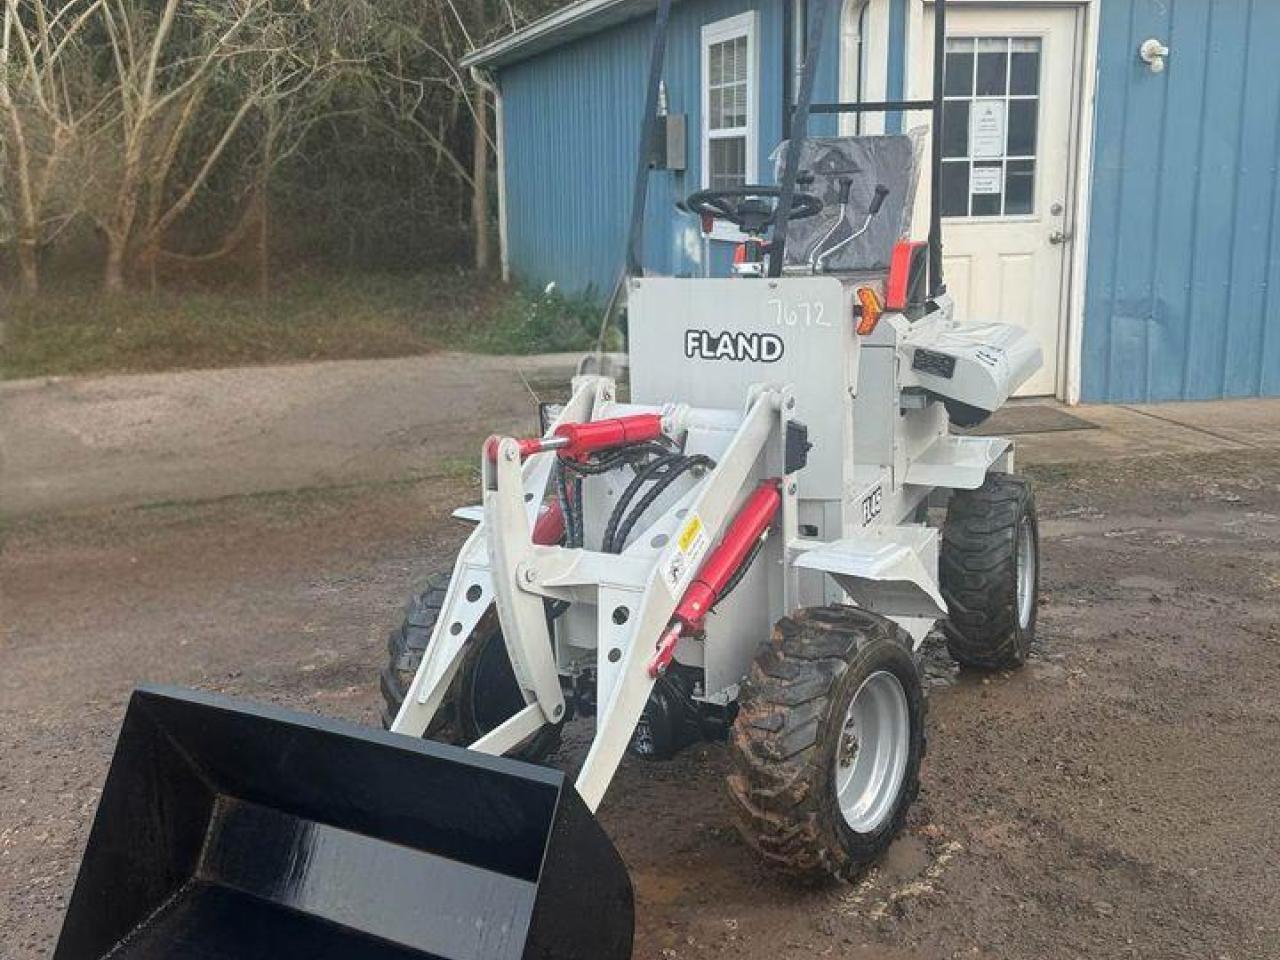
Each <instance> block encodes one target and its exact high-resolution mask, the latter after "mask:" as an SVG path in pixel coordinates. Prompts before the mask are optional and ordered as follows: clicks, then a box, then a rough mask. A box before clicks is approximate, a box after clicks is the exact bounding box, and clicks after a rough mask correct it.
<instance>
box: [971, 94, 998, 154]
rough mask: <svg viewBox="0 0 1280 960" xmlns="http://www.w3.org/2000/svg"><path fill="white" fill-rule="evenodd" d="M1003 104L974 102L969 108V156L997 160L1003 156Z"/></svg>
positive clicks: (990, 101) (995, 101)
mask: <svg viewBox="0 0 1280 960" xmlns="http://www.w3.org/2000/svg"><path fill="white" fill-rule="evenodd" d="M1004 129H1005V102H1004V101H1003V100H974V101H973V104H972V106H971V107H970V108H969V156H971V157H973V158H974V159H975V160H998V159H999V158H1000V157H1003V156H1004V142H1005V139H1004Z"/></svg>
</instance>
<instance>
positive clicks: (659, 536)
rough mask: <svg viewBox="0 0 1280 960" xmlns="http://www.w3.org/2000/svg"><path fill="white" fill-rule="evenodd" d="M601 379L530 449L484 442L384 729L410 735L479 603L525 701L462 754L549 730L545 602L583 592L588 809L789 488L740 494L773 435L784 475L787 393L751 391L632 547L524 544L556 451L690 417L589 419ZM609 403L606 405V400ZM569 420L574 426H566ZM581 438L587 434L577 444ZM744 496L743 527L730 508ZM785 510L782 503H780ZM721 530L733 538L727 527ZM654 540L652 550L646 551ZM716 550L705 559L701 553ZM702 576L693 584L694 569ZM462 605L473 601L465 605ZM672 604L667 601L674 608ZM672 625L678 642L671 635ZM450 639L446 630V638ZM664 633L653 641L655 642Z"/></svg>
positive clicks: (557, 692) (504, 746)
mask: <svg viewBox="0 0 1280 960" xmlns="http://www.w3.org/2000/svg"><path fill="white" fill-rule="evenodd" d="M612 395H613V391H612V384H611V383H610V382H608V381H604V380H603V379H602V378H581V382H580V383H579V385H578V388H577V389H576V391H575V394H574V397H573V398H572V399H571V401H570V403H569V404H568V405H567V406H566V409H565V411H564V413H562V415H561V417H560V418H559V419H558V420H557V421H556V423H554V424H553V425H552V427H551V429H550V430H549V431H548V434H547V437H546V438H544V439H542V440H540V441H522V440H518V439H515V438H511V437H506V438H499V439H496V440H491V441H490V442H489V443H487V444H486V448H485V457H484V460H483V472H484V478H483V485H484V488H485V489H484V520H483V522H482V524H481V525H480V527H479V528H477V530H476V531H475V532H474V533H473V534H472V538H471V540H469V541H468V543H467V546H466V547H465V548H464V549H463V551H462V555H461V556H460V558H459V561H458V566H457V569H456V571H455V578H454V585H453V587H452V588H451V590H450V594H449V596H448V598H447V599H446V601H445V612H444V615H442V616H441V618H440V621H439V625H438V627H437V630H436V635H435V636H434V637H433V639H432V643H431V648H430V649H431V651H432V656H431V657H428V658H426V659H424V661H423V664H422V666H421V668H420V669H419V672H418V676H417V677H416V678H415V681H414V684H413V687H412V688H411V691H410V696H409V697H408V698H407V699H406V701H405V705H404V707H403V708H402V710H401V712H400V715H399V716H397V718H396V720H395V723H394V724H393V726H392V729H393V730H394V731H395V732H398V733H407V734H410V735H412V736H420V735H421V734H422V732H423V731H424V730H425V729H426V725H427V724H428V723H429V722H430V719H431V716H432V714H433V712H434V710H435V709H436V708H437V707H438V706H439V703H440V701H441V699H442V697H443V695H444V690H445V688H446V687H447V685H448V682H449V679H450V677H451V673H450V671H449V669H448V667H449V665H450V664H456V662H457V660H458V658H459V656H460V654H461V651H462V649H463V647H464V645H465V642H466V636H467V633H468V627H469V625H470V624H471V623H472V622H475V621H478V619H479V617H480V616H482V615H483V611H484V609H486V608H487V607H488V602H489V601H490V600H491V601H492V602H493V603H494V604H495V605H496V607H497V613H498V618H499V621H500V622H501V624H502V630H503V636H504V637H505V639H506V643H507V651H508V654H509V656H510V658H511V662H512V667H513V670H514V672H515V675H516V678H517V681H518V683H519V685H520V688H521V690H522V692H523V693H524V697H525V702H526V706H525V708H524V709H523V710H520V711H519V712H517V713H516V714H515V715H514V716H513V717H511V718H510V719H509V720H508V721H507V722H506V723H504V724H502V725H501V726H499V727H497V728H495V729H494V730H492V731H491V732H490V733H488V734H487V735H486V736H484V737H483V738H482V739H480V740H479V741H476V742H475V743H473V744H471V749H473V750H477V751H480V752H484V753H495V754H497V753H503V752H506V751H507V750H510V749H511V748H513V747H514V746H516V745H517V744H519V743H520V742H521V741H522V740H524V739H526V738H527V737H529V736H530V735H532V734H533V733H535V732H536V731H537V730H538V728H539V727H541V726H542V725H543V724H546V723H558V722H560V721H561V720H562V719H563V718H564V715H565V709H566V705H565V702H564V696H563V693H562V691H561V687H560V680H559V676H558V673H557V669H556V663H555V658H554V656H553V653H552V650H553V648H552V644H551V638H550V635H549V632H548V624H547V617H546V612H545V601H546V600H553V601H557V600H565V599H572V598H575V597H582V596H583V595H584V593H585V594H586V595H591V594H594V596H593V597H592V599H593V600H594V602H595V605H596V607H597V610H598V616H597V618H596V619H597V637H596V645H597V649H596V657H597V663H596V686H597V700H598V703H599V714H598V716H599V721H598V728H597V731H596V736H595V738H594V740H593V743H592V746H591V749H590V751H589V753H588V755H587V758H586V761H585V763H584V765H583V767H582V770H581V773H580V775H579V777H578V781H577V788H578V792H579V793H581V794H582V796H583V798H584V799H585V800H586V802H587V805H588V807H589V808H590V809H592V810H594V809H595V808H596V807H597V806H598V805H599V803H600V800H601V799H602V798H603V796H604V793H605V790H606V788H607V787H608V784H609V781H610V780H611V779H612V778H613V775H614V772H615V771H616V769H617V766H618V763H619V762H620V761H621V759H622V754H623V752H624V751H625V749H626V747H627V744H628V743H629V742H630V738H631V735H632V732H633V731H634V729H635V726H636V723H637V721H638V720H639V717H640V714H641V712H642V711H643V709H644V707H645V703H646V702H647V701H648V699H649V695H650V693H651V691H652V689H653V685H654V682H655V680H656V678H657V676H658V675H659V674H660V672H661V668H662V667H664V666H665V665H666V664H667V663H669V662H670V658H671V656H672V655H673V654H674V650H675V644H676V642H677V641H678V640H679V637H680V636H690V635H694V634H696V633H697V631H698V629H699V627H700V624H701V618H702V617H705V615H706V612H707V608H708V605H709V604H714V602H715V597H716V596H717V595H718V594H719V593H720V592H721V591H723V590H724V589H725V588H726V586H728V585H729V583H730V580H731V578H732V577H733V575H734V574H735V573H736V572H737V571H738V570H739V569H740V568H741V567H742V566H743V565H744V563H745V562H746V561H747V560H748V559H749V556H750V554H751V552H752V547H753V545H754V544H755V543H756V542H757V541H759V540H760V539H761V538H762V537H763V536H764V535H765V534H766V532H767V531H768V529H769V526H770V524H771V523H772V522H773V521H774V518H775V517H776V515H777V514H778V513H779V512H783V513H785V512H787V511H789V510H792V509H794V485H791V492H788V484H787V483H786V482H785V478H783V479H782V480H775V481H766V482H764V483H763V484H761V485H760V487H759V488H758V489H757V490H756V492H755V494H754V495H752V494H750V493H749V492H748V487H749V485H750V484H751V483H752V480H753V479H754V477H755V476H756V470H757V464H758V463H760V461H761V455H762V453H766V448H767V447H768V446H769V442H770V439H771V438H774V439H776V444H775V446H776V448H777V449H775V450H771V451H768V453H769V455H767V456H766V457H765V458H764V459H765V461H766V462H769V463H771V464H772V463H777V464H778V465H779V471H781V469H782V466H781V464H782V461H783V457H782V453H783V451H782V445H783V442H784V441H783V439H782V438H784V437H785V434H786V427H785V424H786V422H787V419H788V414H787V410H786V403H785V397H786V393H785V391H782V390H778V389H771V388H763V387H761V388H757V389H756V390H755V391H753V392H752V395H751V398H750V400H749V402H748V404H747V409H746V412H745V413H744V415H743V416H742V419H741V422H740V424H739V425H738V427H737V429H736V432H735V433H734V435H733V438H732V440H731V441H730V442H729V445H728V447H727V448H726V449H725V451H724V453H723V454H722V455H721V456H720V457H719V458H718V462H717V464H716V466H715V468H714V469H711V470H709V471H708V472H707V473H706V474H705V476H703V477H702V478H701V479H700V480H698V481H697V483H696V484H695V485H694V486H693V488H692V489H691V490H690V491H689V492H688V493H687V494H686V495H685V496H684V497H682V498H681V499H680V501H679V506H678V509H672V510H670V511H668V513H667V514H666V515H664V516H663V517H660V518H658V519H657V520H656V521H655V522H654V523H653V524H652V525H650V526H649V528H648V532H647V534H646V537H645V538H642V539H643V541H644V542H637V543H633V544H632V545H631V546H629V547H628V548H627V549H625V550H623V551H622V553H621V554H610V553H603V552H600V551H594V550H586V549H574V548H568V547H564V546H551V545H545V544H539V543H536V542H535V538H534V536H533V530H534V522H535V517H536V515H537V513H536V509H531V507H536V505H538V504H541V502H542V500H543V498H544V497H545V496H546V492H547V482H548V477H549V470H547V469H544V467H545V466H546V465H547V464H549V463H550V462H551V461H552V460H553V459H554V456H555V455H556V454H557V451H561V450H564V449H568V448H573V449H576V450H578V451H579V452H584V451H585V449H586V447H587V446H589V445H591V442H592V441H591V438H596V444H597V445H596V446H595V447H594V448H595V449H600V448H601V447H608V446H611V445H617V444H621V443H624V442H628V441H639V440H647V439H651V438H652V437H653V436H654V435H655V427H656V425H658V424H661V423H662V422H664V421H665V422H666V424H667V425H668V430H669V433H671V434H676V433H679V432H680V431H681V428H682V425H683V423H684V421H685V420H686V419H688V418H690V417H695V416H696V412H694V411H690V410H688V409H687V408H684V409H683V410H682V409H680V408H677V409H675V410H673V411H672V412H670V413H669V414H667V415H666V416H665V417H656V418H655V417H654V416H653V415H649V418H648V419H644V415H641V416H640V417H631V418H625V422H624V420H622V419H618V418H609V417H605V418H601V419H595V420H592V419H590V418H588V417H587V416H586V415H585V412H586V411H592V412H596V411H599V410H600V409H601V408H602V406H603V404H602V402H601V398H605V397H612ZM606 402H607V401H606ZM568 417H581V419H580V420H570V419H567V418H568ZM583 438H587V439H583ZM744 500H745V503H746V506H745V507H744V509H743V510H742V518H743V519H742V521H741V525H740V526H737V525H733V524H731V521H734V520H735V512H734V508H735V506H737V505H738V504H739V503H741V502H743V501H744ZM788 504H791V506H788ZM731 527H733V535H731V536H727V535H726V533H725V532H726V530H729V529H730V528H731ZM659 541H661V542H663V543H664V544H665V545H664V546H662V547H660V548H653V547H652V546H651V544H652V543H654V542H659ZM717 543H719V544H720V546H719V548H718V549H716V550H715V551H711V549H710V548H711V546H712V545H713V544H717ZM708 569H709V570H710V571H711V572H709V573H706V574H704V575H703V577H702V578H701V579H696V578H695V575H698V574H699V573H700V572H702V571H704V570H708ZM472 598H473V599H472ZM678 605H679V606H678ZM676 627H678V630H677V633H676V635H675V636H674V637H673V636H672V629H673V628H676ZM454 631H456V633H455V632H454ZM664 638H665V640H666V641H667V642H666V644H665V645H664V644H663V643H661V641H662V640H663V639H664Z"/></svg>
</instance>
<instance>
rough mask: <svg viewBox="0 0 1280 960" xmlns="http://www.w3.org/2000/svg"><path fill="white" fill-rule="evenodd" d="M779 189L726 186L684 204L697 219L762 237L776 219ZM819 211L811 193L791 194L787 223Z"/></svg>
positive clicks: (694, 197) (817, 202) (699, 195)
mask: <svg viewBox="0 0 1280 960" xmlns="http://www.w3.org/2000/svg"><path fill="white" fill-rule="evenodd" d="M781 198H782V188H781V187H755V186H745V187H728V188H725V189H723V190H699V191H698V192H697V193H695V194H693V195H692V196H690V197H689V199H688V200H686V201H685V206H687V207H688V208H689V209H690V210H691V211H693V212H694V213H696V214H698V216H701V217H712V218H714V219H716V220H728V221H729V222H730V223H732V224H736V225H737V226H738V228H739V229H741V230H742V232H743V233H750V234H755V235H757V236H759V235H762V234H763V233H764V231H765V230H766V229H767V228H768V227H771V226H773V224H774V223H776V222H777V220H778V201H779V200H780V199H781ZM821 210H822V201H821V200H819V199H818V198H817V197H815V196H814V195H813V194H811V193H798V192H797V193H793V194H792V195H791V215H790V216H789V217H788V218H787V219H788V220H804V219H805V218H807V217H812V216H814V215H815V214H817V213H818V212H820V211H821Z"/></svg>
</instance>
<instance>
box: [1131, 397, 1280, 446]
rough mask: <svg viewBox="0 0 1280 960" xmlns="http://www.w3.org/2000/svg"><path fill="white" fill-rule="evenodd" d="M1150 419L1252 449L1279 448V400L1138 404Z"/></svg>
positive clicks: (1138, 409) (1275, 398)
mask: <svg viewBox="0 0 1280 960" xmlns="http://www.w3.org/2000/svg"><path fill="white" fill-rule="evenodd" d="M1130 409H1132V410H1136V411H1138V412H1139V413H1142V414H1145V415H1146V416H1149V417H1155V418H1157V419H1159V420H1164V421H1167V422H1169V423H1176V424H1178V425H1180V426H1183V427H1189V428H1191V429H1193V430H1199V431H1200V432H1202V433H1205V434H1208V435H1209V436H1214V437H1221V438H1223V439H1225V440H1234V441H1236V442H1237V443H1243V444H1247V445H1249V446H1254V447H1280V398H1277V397H1266V398H1262V399H1251V400H1204V401H1196V402H1188V403H1154V404H1138V405H1134V406H1132V407H1130Z"/></svg>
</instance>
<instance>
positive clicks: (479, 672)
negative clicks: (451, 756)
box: [380, 573, 563, 763]
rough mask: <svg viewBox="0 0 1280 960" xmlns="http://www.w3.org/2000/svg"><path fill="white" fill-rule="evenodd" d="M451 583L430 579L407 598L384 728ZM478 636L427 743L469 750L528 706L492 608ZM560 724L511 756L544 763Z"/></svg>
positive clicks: (390, 663)
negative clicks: (466, 747)
mask: <svg viewBox="0 0 1280 960" xmlns="http://www.w3.org/2000/svg"><path fill="white" fill-rule="evenodd" d="M450 579H451V576H450V574H447V573H438V574H435V575H434V576H431V577H429V578H428V579H427V582H426V585H425V586H424V587H423V589H422V590H420V591H419V592H418V593H416V594H414V596H412V597H411V598H410V599H409V604H408V606H407V607H406V608H405V617H404V622H403V623H401V624H400V626H399V627H398V628H397V629H395V630H393V631H392V632H391V635H390V636H389V637H388V638H387V656H388V659H387V666H386V667H385V668H384V669H383V671H382V676H381V683H380V686H381V688H382V699H383V702H384V707H383V711H382V725H383V727H384V728H387V729H390V727H391V724H392V722H393V721H394V720H395V718H396V714H397V713H399V712H400V705H401V704H402V703H404V698H405V696H406V695H407V693H408V690H409V687H410V685H411V684H412V683H413V678H414V676H415V675H416V674H417V672H418V667H419V665H421V663H422V657H423V655H424V654H425V652H426V649H427V645H428V644H429V643H430V642H431V634H432V632H433V631H434V630H435V626H436V620H438V619H439V617H440V611H441V609H442V608H443V606H444V600H445V595H446V594H447V593H448V591H449V581H450ZM476 634H477V636H476V637H475V639H474V641H473V642H472V643H471V644H470V646H468V648H467V650H466V652H465V653H464V654H463V657H462V663H461V664H460V665H459V666H458V672H457V674H456V675H455V676H454V679H453V683H452V684H450V685H449V690H448V692H447V693H446V694H445V697H444V702H443V703H441V704H440V709H439V710H437V711H436V715H435V717H434V718H432V721H431V723H430V725H429V726H428V727H427V731H426V733H425V734H423V736H424V737H425V738H426V739H428V740H435V741H437V742H439V743H450V744H455V745H457V746H467V745H468V744H470V743H474V742H475V741H476V740H478V739H479V738H480V737H482V736H484V735H485V734H486V733H488V732H489V731H490V730H492V729H494V727H496V726H498V724H500V723H501V722H502V721H503V720H505V719H507V718H509V717H511V716H513V715H514V714H515V713H516V711H517V710H519V709H521V708H522V707H523V706H524V698H523V696H521V693H520V688H519V686H518V685H517V683H516V678H515V673H514V672H513V671H512V669H511V661H510V660H509V659H508V658H507V651H506V644H505V642H504V641H503V638H502V631H501V629H500V628H499V626H498V622H497V616H496V615H495V614H494V612H493V611H492V610H490V611H489V613H488V614H487V615H486V616H485V618H484V619H483V620H481V621H480V624H479V626H477V627H476ZM562 726H563V724H547V725H545V726H543V727H542V729H540V730H539V731H538V732H537V733H535V734H534V735H533V736H532V737H530V738H529V740H528V741H527V742H526V743H524V744H523V745H522V746H520V747H519V748H517V749H516V750H512V751H510V753H509V756H513V757H516V758H518V759H520V760H527V761H529V762H531V763H541V762H542V761H544V760H545V759H546V758H547V757H548V756H550V755H551V754H552V753H554V752H555V750H556V749H557V748H558V747H559V746H560V735H561V728H562Z"/></svg>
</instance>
